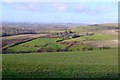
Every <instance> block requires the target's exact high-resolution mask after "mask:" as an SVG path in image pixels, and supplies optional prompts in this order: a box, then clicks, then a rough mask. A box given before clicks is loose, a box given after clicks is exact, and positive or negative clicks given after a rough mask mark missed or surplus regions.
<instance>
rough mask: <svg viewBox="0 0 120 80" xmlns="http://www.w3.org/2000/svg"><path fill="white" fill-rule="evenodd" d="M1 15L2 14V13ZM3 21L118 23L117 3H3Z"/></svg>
mask: <svg viewBox="0 0 120 80" xmlns="http://www.w3.org/2000/svg"><path fill="white" fill-rule="evenodd" d="M0 14H1V13H0ZM2 21H11V22H41V23H117V21H118V3H117V2H9V0H8V1H6V2H3V3H2Z"/></svg>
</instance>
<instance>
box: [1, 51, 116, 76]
mask: <svg viewBox="0 0 120 80" xmlns="http://www.w3.org/2000/svg"><path fill="white" fill-rule="evenodd" d="M2 57H3V60H2V62H3V66H2V67H3V78H46V77H47V78H50V77H52V78H93V77H94V78H100V77H102V78H106V77H109V78H116V77H118V76H117V74H118V51H117V49H110V50H94V51H80V52H52V53H50V52H49V53H42V54H36V53H32V54H3V56H2Z"/></svg>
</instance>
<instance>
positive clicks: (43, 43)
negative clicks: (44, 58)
mask: <svg viewBox="0 0 120 80" xmlns="http://www.w3.org/2000/svg"><path fill="white" fill-rule="evenodd" d="M57 40H60V38H37V39H35V40H32V41H28V42H25V43H22V44H19V45H16V46H13V47H10V48H8V49H7V52H37V51H38V52H41V51H44V50H46V51H50V50H54V51H57V50H60V49H61V50H62V49H64V47H65V46H64V45H61V44H58V43H57V42H56V41H57Z"/></svg>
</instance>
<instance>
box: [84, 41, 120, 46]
mask: <svg viewBox="0 0 120 80" xmlns="http://www.w3.org/2000/svg"><path fill="white" fill-rule="evenodd" d="M84 43H85V44H89V45H92V46H95V47H99V46H109V47H118V40H99V41H85V42H84Z"/></svg>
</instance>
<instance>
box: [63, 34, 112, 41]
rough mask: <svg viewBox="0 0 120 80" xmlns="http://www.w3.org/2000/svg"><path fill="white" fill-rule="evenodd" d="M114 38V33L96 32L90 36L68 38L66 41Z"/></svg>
mask: <svg viewBox="0 0 120 80" xmlns="http://www.w3.org/2000/svg"><path fill="white" fill-rule="evenodd" d="M111 39H114V37H113V36H112V35H107V34H95V35H90V36H82V37H78V38H73V39H68V40H64V41H65V42H71V41H83V40H111Z"/></svg>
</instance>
